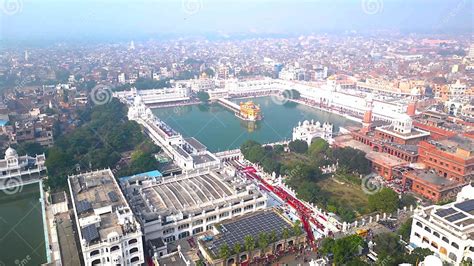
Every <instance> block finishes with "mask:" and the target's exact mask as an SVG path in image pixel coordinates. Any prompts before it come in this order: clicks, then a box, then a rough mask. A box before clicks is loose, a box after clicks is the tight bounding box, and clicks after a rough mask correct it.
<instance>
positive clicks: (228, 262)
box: [227, 258, 235, 265]
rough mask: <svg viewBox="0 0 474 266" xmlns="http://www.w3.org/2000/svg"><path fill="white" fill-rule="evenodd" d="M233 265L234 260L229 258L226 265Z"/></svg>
mask: <svg viewBox="0 0 474 266" xmlns="http://www.w3.org/2000/svg"><path fill="white" fill-rule="evenodd" d="M234 264H235V259H234V258H230V259H229V260H228V261H227V265H234Z"/></svg>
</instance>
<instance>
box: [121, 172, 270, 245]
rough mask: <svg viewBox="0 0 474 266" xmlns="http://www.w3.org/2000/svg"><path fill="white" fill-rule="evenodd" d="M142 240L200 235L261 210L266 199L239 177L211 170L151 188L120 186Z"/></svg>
mask: <svg viewBox="0 0 474 266" xmlns="http://www.w3.org/2000/svg"><path fill="white" fill-rule="evenodd" d="M123 189H124V191H126V194H127V197H128V198H129V200H130V201H132V202H136V203H138V204H136V205H135V206H134V212H135V213H137V215H138V217H139V218H140V221H141V223H142V225H143V228H144V232H145V238H146V239H147V241H148V240H150V239H157V238H162V239H163V241H164V242H166V243H169V242H173V241H175V240H178V239H182V238H186V237H189V236H192V235H195V234H198V233H200V232H203V231H206V230H210V229H211V228H212V225H214V224H216V223H218V222H220V221H223V220H226V219H230V218H233V217H237V216H241V215H244V214H247V213H251V212H254V211H256V210H261V209H264V208H266V206H267V197H266V196H265V195H264V194H262V193H260V191H259V190H258V189H257V188H256V187H255V185H253V184H251V183H250V181H247V180H245V179H243V178H240V177H230V176H225V175H223V174H222V173H217V172H213V171H204V172H196V173H193V174H183V175H180V176H176V177H171V178H164V179H163V180H161V181H159V182H156V183H154V184H151V185H147V186H143V185H137V184H130V183H128V184H127V183H126V184H125V185H123Z"/></svg>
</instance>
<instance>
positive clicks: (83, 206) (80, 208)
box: [76, 200, 92, 214]
mask: <svg viewBox="0 0 474 266" xmlns="http://www.w3.org/2000/svg"><path fill="white" fill-rule="evenodd" d="M76 209H77V213H78V214H81V213H84V212H87V211H90V210H92V204H91V203H90V202H89V201H88V200H81V201H78V202H77V204H76Z"/></svg>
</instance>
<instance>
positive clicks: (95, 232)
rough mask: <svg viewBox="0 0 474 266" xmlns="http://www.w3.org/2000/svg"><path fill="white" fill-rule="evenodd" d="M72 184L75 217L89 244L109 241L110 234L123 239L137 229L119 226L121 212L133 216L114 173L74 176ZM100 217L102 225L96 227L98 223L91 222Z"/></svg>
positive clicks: (99, 172) (104, 172)
mask: <svg viewBox="0 0 474 266" xmlns="http://www.w3.org/2000/svg"><path fill="white" fill-rule="evenodd" d="M69 183H70V186H71V189H72V191H71V195H72V196H73V201H74V204H75V211H76V214H75V215H76V216H77V218H78V219H79V226H80V228H81V232H82V237H83V238H84V239H85V240H86V241H87V242H94V241H99V240H101V239H107V235H108V234H109V233H112V232H116V233H117V234H119V235H120V236H122V235H124V234H126V233H128V232H130V231H135V230H136V228H130V227H128V226H122V225H120V224H119V220H118V217H117V212H120V213H121V214H123V215H127V214H128V215H131V210H130V209H129V208H128V204H127V202H126V201H125V198H124V197H123V196H122V192H121V191H120V189H119V187H118V185H117V183H116V182H115V177H114V176H113V174H112V172H111V171H110V170H108V169H106V170H101V171H95V172H89V173H84V174H79V175H75V176H71V177H69ZM97 218H99V219H100V226H95V223H92V222H91V221H94V220H95V219H97ZM81 221H83V222H81Z"/></svg>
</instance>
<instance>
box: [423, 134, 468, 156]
mask: <svg viewBox="0 0 474 266" xmlns="http://www.w3.org/2000/svg"><path fill="white" fill-rule="evenodd" d="M430 143H431V144H433V145H435V146H436V147H437V148H438V149H440V150H443V151H446V152H449V153H456V151H457V149H458V148H459V149H462V150H465V151H468V152H469V153H470V154H471V155H470V156H469V157H472V156H473V155H472V154H473V153H474V140H473V139H471V138H468V137H465V136H462V135H455V136H452V137H449V138H447V139H442V140H430Z"/></svg>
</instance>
